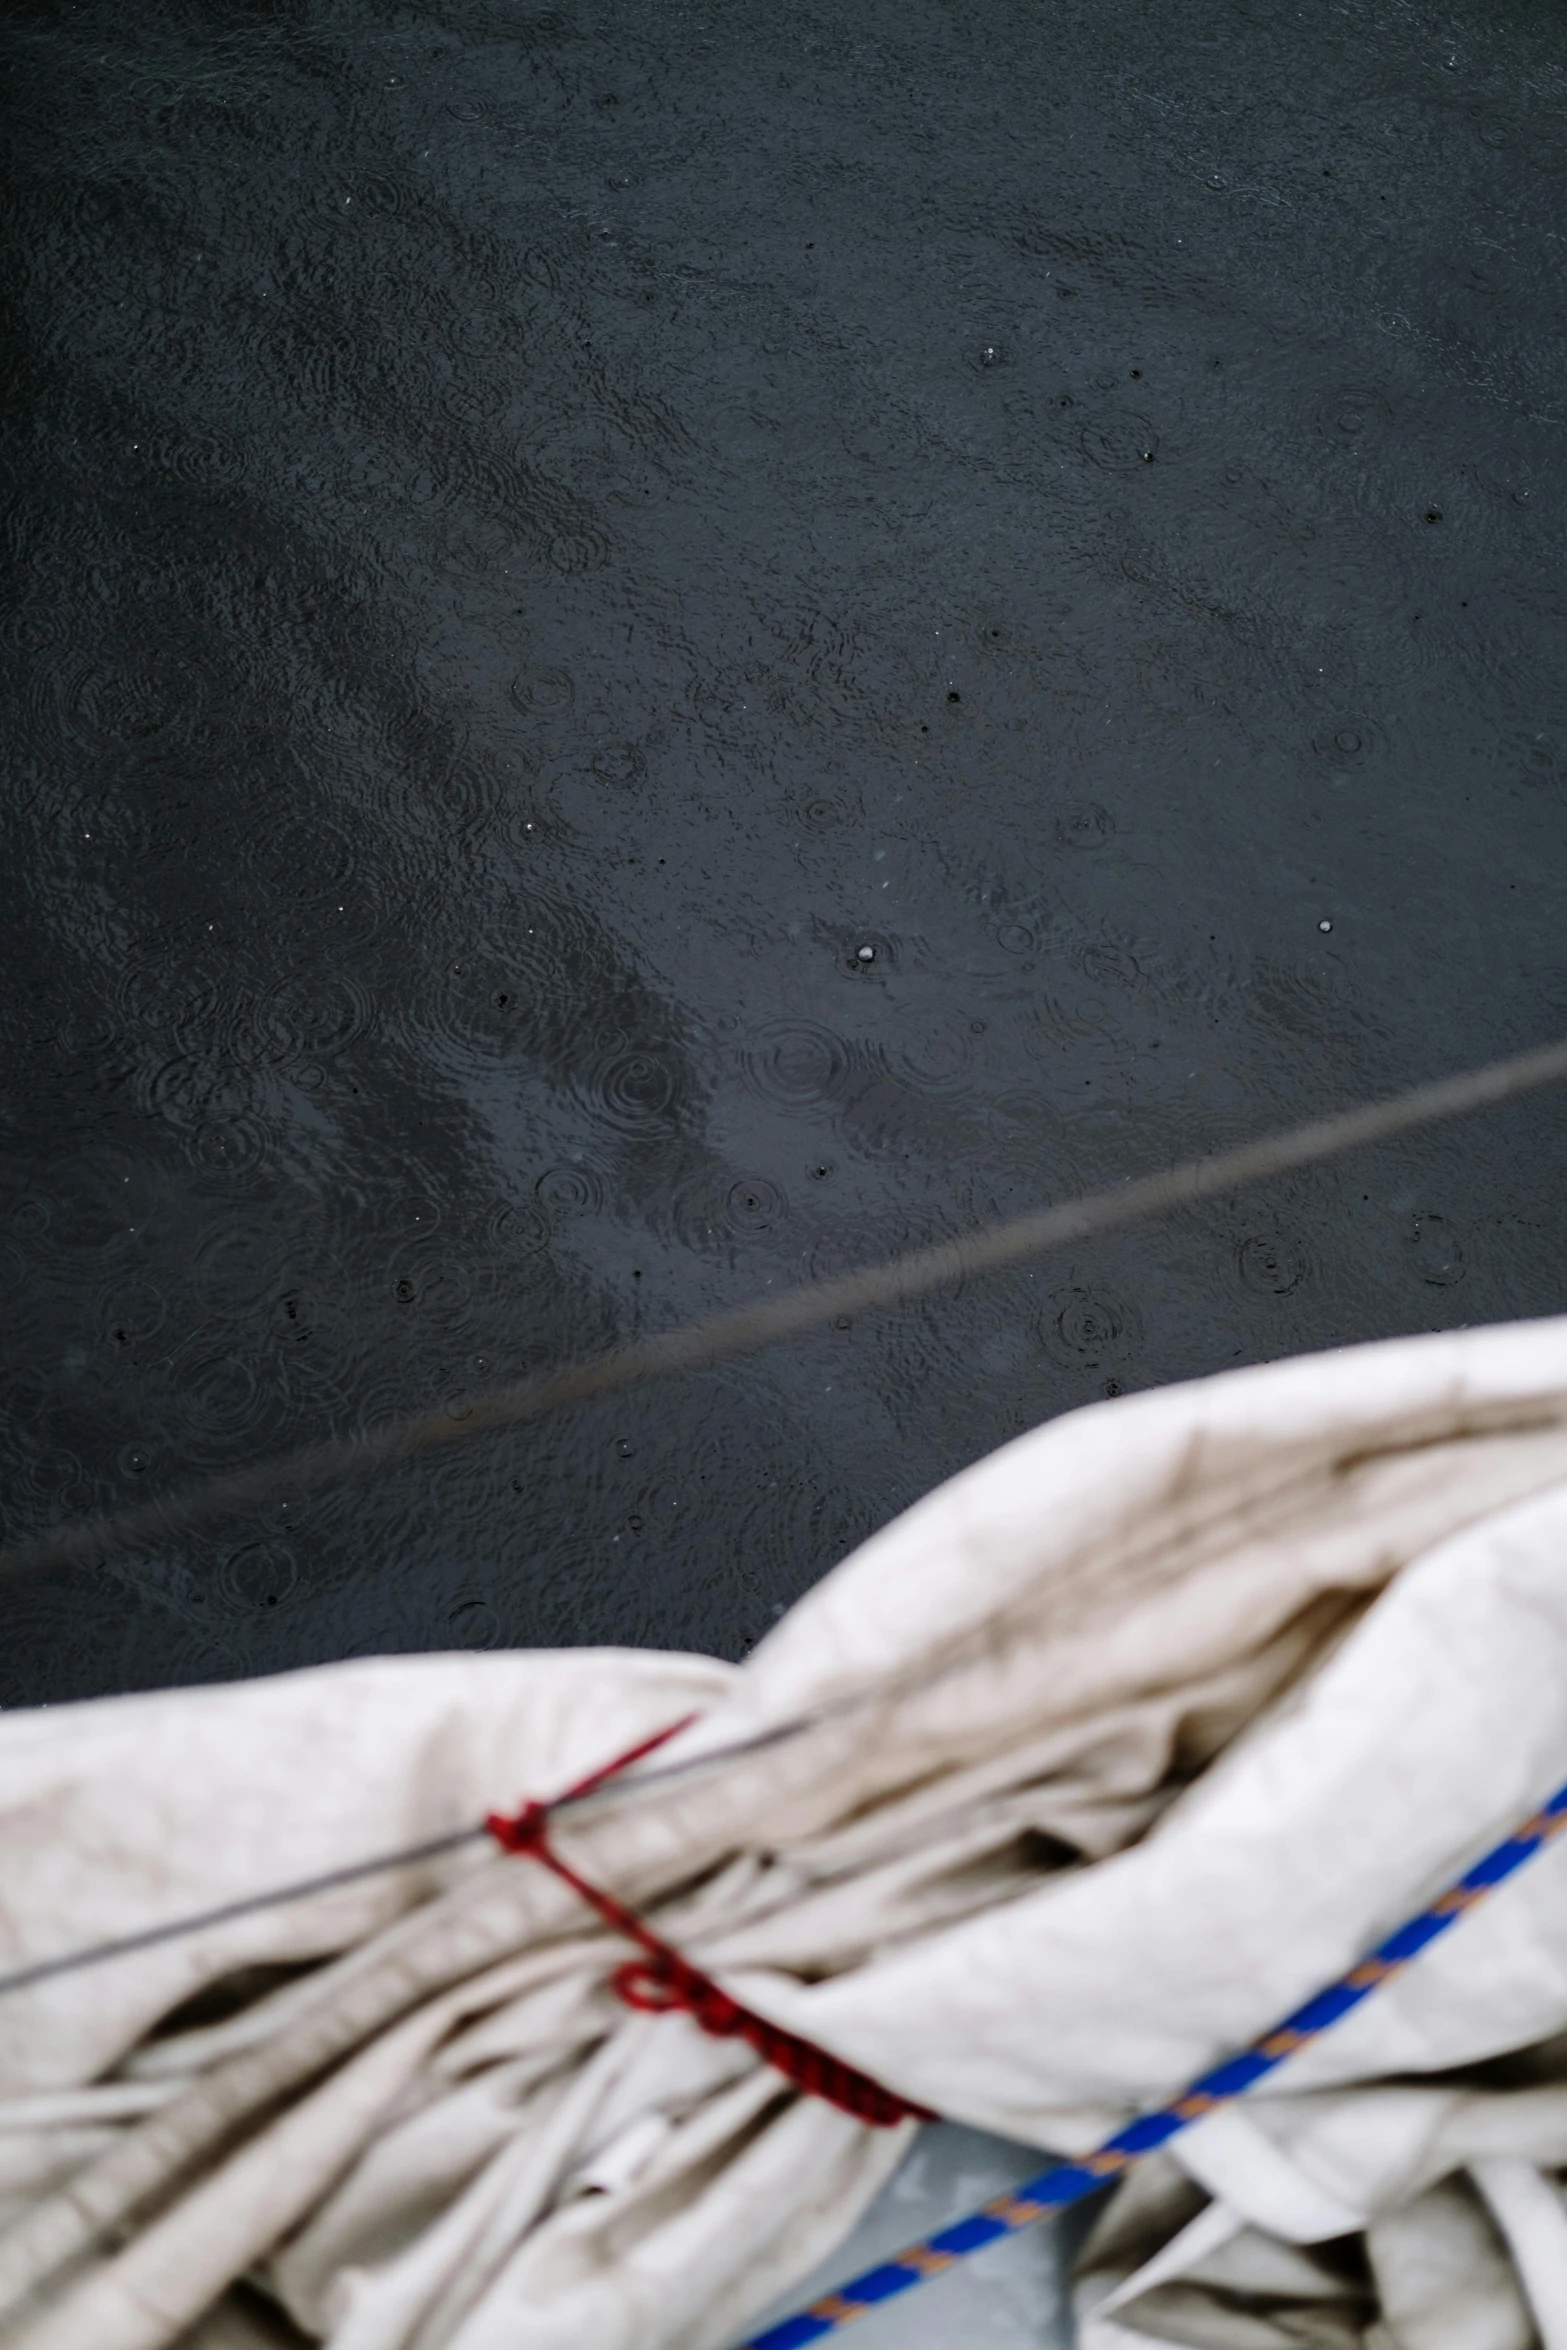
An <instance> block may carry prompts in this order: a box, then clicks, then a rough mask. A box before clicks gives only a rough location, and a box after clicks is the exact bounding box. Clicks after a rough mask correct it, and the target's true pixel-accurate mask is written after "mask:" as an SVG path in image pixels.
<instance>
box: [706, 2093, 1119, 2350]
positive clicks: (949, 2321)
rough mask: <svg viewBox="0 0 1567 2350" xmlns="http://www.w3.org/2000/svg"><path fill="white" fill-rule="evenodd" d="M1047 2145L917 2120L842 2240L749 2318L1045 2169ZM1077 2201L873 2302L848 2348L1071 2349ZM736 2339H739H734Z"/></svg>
mask: <svg viewBox="0 0 1567 2350" xmlns="http://www.w3.org/2000/svg"><path fill="white" fill-rule="evenodd" d="M1048 2160H1049V2157H1048V2155H1044V2154H1041V2153H1040V2151H1039V2149H1038V2147H1037V2146H1019V2145H1017V2144H1016V2143H1015V2142H1014V2141H1013V2140H1012V2139H1010V2138H993V2137H991V2136H989V2135H988V2133H986V2132H985V2131H983V2130H968V2129H964V2128H963V2127H962V2126H961V2125H960V2124H959V2123H956V2122H933V2123H931V2124H930V2125H929V2126H928V2127H927V2128H925V2129H923V2130H921V2132H920V2134H919V2136H918V2137H917V2138H916V2139H915V2141H914V2144H913V2146H912V2147H911V2148H910V2150H909V2153H908V2155H907V2157H906V2159H905V2161H904V2163H903V2165H902V2168H901V2169H900V2170H899V2171H898V2172H897V2173H896V2175H895V2176H894V2177H893V2178H891V2179H890V2180H889V2181H888V2183H887V2185H886V2186H885V2187H884V2188H883V2189H882V2191H881V2193H880V2194H879V2195H878V2196H877V2198H876V2200H875V2202H874V2203H873V2204H872V2205H871V2208H870V2210H869V2211H868V2212H867V2213H866V2214H865V2217H864V2218H863V2219H862V2220H861V2222H860V2224H859V2226H858V2227H857V2228H856V2229H855V2231H854V2233H853V2235H852V2236H850V2237H849V2239H848V2241H847V2242H846V2243H844V2244H843V2245H842V2246H840V2248H839V2250H838V2251H837V2252H835V2253H834V2255H833V2257H832V2258H831V2260H826V2261H823V2263H822V2265H821V2267H820V2268H818V2269H814V2270H813V2271H812V2272H811V2274H810V2275H809V2276H808V2277H804V2278H802V2280H801V2282H800V2285H799V2288H798V2290H796V2291H794V2292H792V2293H789V2294H788V2295H786V2296H785V2297H784V2298H783V2299H782V2300H780V2301H779V2302H778V2304H777V2305H776V2307H774V2308H773V2309H770V2310H769V2311H768V2312H767V2313H766V2316H765V2317H764V2318H762V2319H759V2320H758V2321H757V2323H756V2324H755V2325H753V2326H752V2327H751V2328H750V2331H751V2333H752V2334H756V2333H759V2332H760V2331H761V2329H762V2327H763V2326H764V2325H768V2324H772V2323H773V2322H775V2321H776V2320H777V2319H779V2318H783V2317H787V2316H789V2315H790V2314H791V2313H792V2312H793V2311H794V2310H797V2309H803V2308H804V2307H805V2306H806V2304H807V2303H808V2302H811V2301H814V2300H817V2299H819V2298H820V2297H821V2295H822V2294H824V2293H830V2292H832V2291H833V2290H834V2289H835V2287H837V2286H839V2285H842V2284H844V2283H845V2282H846V2281H847V2280H848V2279H849V2278H851V2277H854V2276H857V2275H858V2274H859V2273H860V2271H861V2270H862V2269H867V2268H871V2267H874V2265H875V2264H876V2262H877V2261H879V2260H886V2259H887V2258H889V2256H890V2255H891V2254H893V2253H895V2252H899V2251H901V2250H902V2249H903V2247H904V2245H906V2244H914V2243H918V2242H919V2240H920V2239H921V2237H924V2236H928V2235H930V2234H931V2233H932V2231H933V2230H934V2229H936V2228H940V2227H945V2226H946V2225H947V2224H948V2222H949V2221H951V2220H955V2219H960V2218H962V2216H963V2215H964V2213H965V2212H969V2211H973V2210H974V2209H975V2208H976V2207H977V2206H978V2205H979V2204H981V2203H986V2202H988V2201H989V2200H990V2198H991V2197H992V2196H993V2195H1000V2194H1003V2193H1004V2192H1005V2191H1006V2189H1007V2188H1009V2187H1016V2186H1018V2185H1019V2184H1020V2183H1021V2182H1022V2181H1023V2180H1024V2179H1027V2178H1032V2177H1033V2176H1034V2174H1035V2173H1036V2172H1037V2171H1041V2170H1043V2169H1044V2168H1045V2165H1046V2163H1047V2162H1048ZM1088 2224H1089V2222H1088V2217H1087V2215H1086V2214H1085V2213H1083V2212H1069V2213H1064V2214H1063V2215H1062V2216H1061V2218H1059V2219H1057V2220H1052V2221H1046V2222H1043V2223H1042V2224H1041V2225H1040V2226H1038V2227H1032V2228H1025V2229H1023V2230H1022V2231H1021V2232H1020V2233H1019V2234H1018V2235H1015V2236H1007V2237H1004V2238H1003V2239H1002V2240H1001V2242H1000V2243H998V2244H992V2245H989V2246H988V2247H987V2248H986V2250H985V2251H983V2252H976V2253H975V2254H974V2255H973V2257H972V2258H971V2259H968V2260H965V2261H962V2262H960V2263H959V2265H958V2266H957V2267H956V2268H953V2269H949V2270H948V2272H947V2273H946V2275H945V2276H940V2277H933V2278H930V2279H928V2280H927V2282H926V2283H924V2284H923V2285H917V2286H916V2287H915V2288H914V2290H913V2291H912V2292H911V2293H905V2294H902V2295H901V2296H900V2297H899V2298H898V2299H897V2300H896V2301H890V2302H888V2303H887V2304H886V2305H885V2306H884V2307H883V2308H881V2309H877V2310H874V2311H873V2312H872V2313H871V2315H870V2316H869V2317H862V2318H860V2319H858V2320H857V2321H856V2323H855V2326H854V2329H853V2332H852V2334H850V2335H848V2336H846V2337H845V2341H846V2350H958V2345H959V2344H963V2345H970V2344H973V2345H979V2346H980V2350H1071V2344H1072V2340H1073V2331H1072V2318H1071V2302H1070V2297H1069V2281H1070V2270H1071V2261H1072V2255H1073V2252H1074V2250H1075V2248H1076V2246H1077V2245H1078V2244H1079V2243H1080V2242H1081V2241H1082V2238H1083V2236H1084V2235H1085V2234H1086V2232H1087V2228H1088ZM737 2350H738V2346H737Z"/></svg>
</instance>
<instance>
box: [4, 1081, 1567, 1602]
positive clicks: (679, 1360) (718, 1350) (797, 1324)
mask: <svg viewBox="0 0 1567 2350" xmlns="http://www.w3.org/2000/svg"><path fill="white" fill-rule="evenodd" d="M1564 1079H1567V1039H1563V1040H1562V1041H1561V1042H1559V1043H1556V1044H1549V1045H1542V1046H1540V1047H1538V1048H1537V1049H1536V1050H1534V1051H1532V1052H1527V1053H1519V1054H1516V1055H1514V1056H1513V1057H1512V1058H1511V1059H1509V1060H1505V1061H1493V1062H1491V1063H1489V1064H1488V1065H1487V1066H1486V1067H1485V1068H1483V1069H1471V1070H1466V1071H1465V1072H1463V1074H1461V1075H1460V1076H1457V1077H1443V1078H1439V1079H1438V1080H1437V1081H1436V1082H1435V1083H1434V1084H1430V1085H1417V1086H1414V1087H1412V1088H1411V1089H1410V1090H1409V1091H1408V1092H1407V1093H1399V1094H1394V1095H1393V1096H1392V1098H1391V1099H1390V1100H1388V1101H1384V1102H1372V1103H1369V1104H1367V1105H1366V1106H1365V1107H1364V1108H1362V1109H1358V1110H1344V1111H1341V1112H1339V1113H1338V1114H1337V1115H1335V1116H1333V1117H1328V1118H1314V1119H1310V1120H1308V1122H1307V1123H1306V1124H1305V1125H1303V1126H1295V1127H1291V1128H1289V1129H1288V1130H1287V1131H1286V1132H1284V1133H1282V1134H1274V1135H1269V1136H1266V1137H1264V1138H1263V1140H1261V1141H1259V1142H1249V1143H1242V1144H1241V1145H1240V1146H1239V1147H1238V1148H1237V1149H1235V1150H1229V1151H1220V1152H1217V1153H1216V1154H1215V1155H1214V1156H1213V1157H1211V1158H1206V1159H1191V1160H1187V1161H1186V1162H1185V1163H1184V1164H1182V1165H1180V1166H1178V1167H1172V1168H1169V1169H1167V1170H1166V1171H1165V1172H1164V1173H1163V1174H1158V1175H1142V1176H1138V1177H1136V1178H1134V1179H1132V1180H1129V1181H1127V1182H1124V1183H1121V1184H1118V1185H1117V1186H1116V1187H1115V1188H1114V1189H1113V1190H1111V1191H1101V1192H1096V1193H1092V1194H1090V1195H1089V1196H1088V1197H1087V1198H1085V1199H1078V1200H1071V1201H1068V1202H1066V1203H1065V1204H1064V1205H1062V1206H1061V1207H1057V1208H1039V1209H1035V1210H1033V1211H1031V1212H1030V1213H1029V1214H1027V1215H1023V1216H1017V1217H1014V1218H1012V1219H1011V1220H1010V1221H1009V1222H1007V1223H1004V1224H995V1225H991V1226H990V1227H989V1228H988V1229H986V1230H983V1231H979V1232H972V1233H967V1234H965V1235H963V1236H962V1237H961V1238H960V1239H957V1240H945V1241H939V1242H937V1243H936V1244H935V1246H933V1247H931V1248H923V1249H915V1250H912V1251H911V1252H910V1253H909V1254H908V1255H907V1256H902V1257H894V1258H893V1259H892V1260H891V1261H890V1262H889V1263H887V1264H885V1265H872V1266H867V1267H865V1268H864V1269H862V1270H861V1271H859V1272H855V1273H845V1274H842V1275H841V1276H839V1277H838V1278H837V1279H835V1280H831V1281H823V1282H818V1283H816V1284H815V1285H814V1286H812V1287H811V1288H808V1289H797V1290H791V1291H788V1292H787V1293H786V1294H785V1295H783V1296H782V1297H775V1298H761V1299H758V1300H756V1301H755V1302H754V1303H753V1304H751V1305H747V1306H739V1307H736V1308H734V1309H733V1310H732V1311H729V1312H726V1313H721V1314H713V1315H709V1316H707V1317H706V1318H705V1319H704V1320H702V1321H700V1322H693V1323H691V1324H689V1325H688V1326H687V1328H685V1329H684V1330H671V1331H667V1332H665V1333H663V1334H662V1335H660V1336H658V1337H654V1338H646V1339H641V1340H639V1341H637V1342H636V1343H635V1344H634V1345H631V1346H624V1347H617V1348H615V1349H614V1350H613V1351H612V1352H610V1353H609V1354H605V1355H599V1356H597V1357H593V1358H590V1359H589V1360H588V1361H586V1362H582V1363H575V1364H568V1365H567V1366H566V1367H565V1368H563V1369H561V1370H558V1371H547V1372H541V1373H539V1374H538V1375H537V1376H535V1377H533V1378H529V1379H523V1380H519V1381H518V1382H517V1383H516V1384H515V1385H513V1386H510V1387H503V1388H499V1389H495V1390H493V1391H491V1392H490V1393H488V1394H485V1395H477V1396H473V1397H471V1398H469V1399H467V1400H466V1401H462V1402H458V1403H451V1404H447V1405H444V1406H443V1407H442V1408H441V1409H439V1410H437V1411H431V1412H422V1413H418V1414H415V1415H414V1416H413V1417H411V1418H409V1419H403V1420H393V1421H389V1422H387V1423H386V1424H385V1425H384V1426H383V1427H380V1428H372V1429H369V1430H367V1431H366V1432H365V1433H364V1434H363V1435H360V1436H350V1437H345V1438H343V1439H341V1440H338V1441H335V1442H332V1443H328V1444H320V1445H316V1446H313V1447H311V1448H309V1449H308V1450H305V1451H301V1452H297V1453H294V1454H291V1455H289V1456H287V1457H285V1458H283V1459H281V1460H271V1461H262V1462H259V1463H258V1464H257V1465H256V1466H255V1467H254V1468H249V1469H241V1470H238V1471H237V1472H235V1473H234V1474H233V1475H230V1476H226V1477H217V1478H214V1479H213V1480H212V1481H211V1482H210V1483H208V1484H205V1485H199V1486H196V1487H193V1488H192V1489H191V1490H190V1491H188V1492H185V1493H173V1494H169V1495H166V1496H164V1497H163V1498H162V1499H161V1500H155V1501H148V1502H144V1503H142V1504H140V1505H139V1506H138V1507H137V1508H135V1509H129V1510H118V1511H112V1512H109V1513H107V1514H106V1515H104V1516H101V1517H96V1518H89V1519H86V1520H83V1521H82V1522H80V1523H79V1524H76V1525H67V1526H57V1527H55V1528H53V1529H52V1530H51V1531H49V1532H47V1533H45V1534H41V1535H39V1536H38V1537H37V1538H36V1539H34V1540H32V1541H28V1542H22V1543H18V1544H16V1545H14V1546H13V1547H12V1548H11V1549H9V1550H6V1551H0V1575H21V1574H26V1573H29V1572H33V1571H35V1570H41V1569H44V1568H49V1567H68V1566H73V1565H77V1564H79V1563H81V1562H83V1561H85V1560H91V1559H98V1558H102V1557H105V1556H108V1555H111V1554H112V1553H114V1552H116V1551H120V1550H128V1549H137V1548H140V1547H143V1546H144V1545H146V1544H148V1543H155V1542H161V1541H166V1540H167V1539H168V1538H169V1537H170V1536H172V1535H175V1534H182V1533H187V1532H189V1531H190V1529H191V1528H192V1527H195V1526H199V1525H204V1524H205V1523H206V1522H207V1521H208V1520H209V1519H212V1518H219V1517H231V1516H236V1515H239V1514H241V1513H243V1512H244V1511H247V1510H252V1509H255V1508H257V1507H259V1506H260V1505H261V1504H262V1503H264V1502H270V1501H275V1500H277V1499H278V1498H279V1497H280V1496H282V1495H288V1496H289V1497H290V1498H293V1497H296V1496H298V1495H301V1494H305V1493H313V1492H316V1491H318V1490H319V1489H320V1488H321V1487H322V1486H325V1485H332V1484H336V1483H338V1482H340V1481H341V1480H342V1479H344V1478H346V1477H352V1476H356V1475H359V1474H361V1473H363V1472H364V1471H365V1470H367V1469H373V1468H382V1467H386V1466H389V1465H390V1464H391V1463H393V1462H395V1461H401V1460H407V1459H409V1458H411V1457H413V1456H414V1455H416V1454H420V1453H428V1452H439V1451H444V1450H445V1449H446V1448H447V1447H449V1446H451V1445H456V1444H466V1443H469V1442H471V1441H472V1439H473V1438H474V1437H477V1436H485V1435H490V1434H493V1433H494V1432H495V1431H496V1430H498V1429H502V1428H516V1427H520V1426H521V1425H522V1424H523V1423H524V1422H526V1421H529V1420H537V1419H540V1418H542V1416H543V1415H544V1414H545V1413H546V1412H553V1411H559V1410H561V1409H562V1408H563V1407H564V1406H566V1405H567V1404H575V1403H586V1402H588V1401H589V1400H590V1399H591V1398H593V1397H595V1396H603V1395H613V1394H615V1393H617V1392H618V1391H620V1390H621V1389H623V1388H627V1387H632V1386H636V1385H638V1384H640V1383H641V1382H642V1381H643V1380H645V1379H655V1378H660V1377H662V1376H664V1375H666V1374H668V1373H670V1372H674V1371H691V1370H696V1369H699V1368H702V1367H705V1366H706V1365H708V1364H710V1363H716V1362H722V1361H724V1360H726V1359H727V1358H728V1357H730V1356H733V1355H739V1354H749V1353H751V1352H753V1351H754V1350H755V1349H756V1348H758V1347H762V1346H770V1345H772V1344H774V1343H775V1342H776V1341H777V1340H778V1339H781V1338H791V1337H795V1336H798V1335H799V1333H801V1332H802V1331H805V1330H810V1329H814V1328H815V1327H817V1326H818V1325H819V1324H821V1323H823V1322H830V1321H831V1320H833V1318H834V1317H835V1316H837V1315H840V1314H848V1315H854V1314H864V1313H870V1312H874V1311H876V1310H877V1309H878V1308H881V1307H885V1306H893V1305H901V1304H904V1303H906V1302H907V1301H908V1300H909V1299H911V1298H916V1297H923V1296H924V1295H925V1294H926V1293H927V1292H928V1291H930V1290H932V1289H940V1288H943V1287H945V1286H946V1285H947V1284H949V1283H951V1282H956V1281H961V1280H963V1279H964V1278H965V1277H967V1276H969V1275H971V1274H978V1273H994V1272H997V1271H999V1270H1000V1269H1001V1268H1002V1267H1003V1266H1006V1265H1015V1264H1019V1263H1021V1262H1023V1261H1024V1260H1025V1259H1026V1258H1029V1257H1033V1256H1039V1255H1041V1254H1042V1253H1043V1252H1044V1251H1045V1250H1047V1249H1051V1248H1059V1247H1061V1246H1063V1245H1064V1244H1065V1243H1067V1242H1069V1241H1082V1240H1088V1239H1092V1238H1095V1237H1096V1236H1097V1235H1099V1234H1100V1233H1103V1232H1110V1231H1114V1230H1116V1229H1117V1228H1118V1227H1120V1226H1122V1225H1126V1224H1133V1223H1136V1222H1138V1221H1139V1220H1140V1219H1141V1218H1143V1217H1146V1216H1156V1215H1162V1214H1166V1213H1168V1211H1169V1210H1170V1209H1172V1208H1179V1207H1189V1206H1191V1205H1193V1204H1194V1203H1195V1202H1197V1201H1199V1200H1206V1199H1212V1198H1214V1197H1215V1196H1216V1195H1217V1194H1219V1193H1222V1192H1228V1191H1236V1190H1239V1189H1240V1188H1241V1187H1242V1186H1243V1185H1245V1184H1248V1183H1260V1182H1262V1181H1264V1180H1265V1179H1266V1178H1267V1177H1269V1176H1273V1175H1282V1174H1286V1173H1288V1172H1289V1171H1290V1170H1291V1169H1293V1168H1297V1167H1307V1166H1312V1165H1315V1164H1317V1163H1318V1162H1320V1161H1321V1160H1323V1159H1331V1158H1337V1157H1338V1156H1339V1155H1340V1154H1341V1153H1342V1152H1344V1151H1349V1150H1356V1149H1359V1148H1361V1147H1363V1146H1364V1145H1366V1144H1368V1143H1373V1142H1387V1141H1389V1140H1391V1139H1392V1138H1393V1137H1394V1136H1395V1135H1400V1134H1408V1133H1411V1132H1412V1131H1413V1130H1414V1129H1415V1128H1417V1127H1420V1126H1429V1125H1432V1124H1434V1123H1435V1122H1436V1121H1437V1120H1439V1119H1443V1118H1458V1117H1463V1116H1465V1115H1466V1114H1468V1113H1469V1112H1471V1111H1474V1110H1483V1109H1488V1108H1491V1107H1493V1106H1494V1105H1495V1104H1496V1103H1498V1102H1503V1101H1508V1100H1511V1099H1512V1098H1513V1097H1514V1096H1516V1095H1518V1094H1523V1093H1531V1092H1534V1091H1535V1090H1536V1089H1537V1088H1539V1087H1540V1086H1544V1085H1557V1084H1560V1083H1561V1082H1562V1081H1563V1080H1564Z"/></svg>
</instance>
